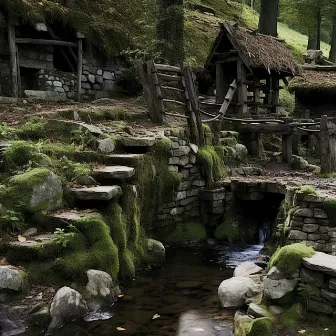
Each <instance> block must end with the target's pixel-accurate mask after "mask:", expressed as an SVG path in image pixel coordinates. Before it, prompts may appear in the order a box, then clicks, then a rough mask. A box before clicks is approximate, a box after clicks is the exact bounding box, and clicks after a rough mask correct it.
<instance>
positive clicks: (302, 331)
mask: <svg viewBox="0 0 336 336" xmlns="http://www.w3.org/2000/svg"><path fill="white" fill-rule="evenodd" d="M298 333H299V334H305V333H306V330H304V329H301V330H299V331H298Z"/></svg>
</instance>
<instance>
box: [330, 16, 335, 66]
mask: <svg viewBox="0 0 336 336" xmlns="http://www.w3.org/2000/svg"><path fill="white" fill-rule="evenodd" d="M329 61H330V62H333V63H336V13H335V14H334V18H333V30H332V36H331V49H330V53H329Z"/></svg>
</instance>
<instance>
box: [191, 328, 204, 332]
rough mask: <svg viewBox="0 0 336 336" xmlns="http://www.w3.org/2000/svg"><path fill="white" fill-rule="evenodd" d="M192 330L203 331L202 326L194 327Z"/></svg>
mask: <svg viewBox="0 0 336 336" xmlns="http://www.w3.org/2000/svg"><path fill="white" fill-rule="evenodd" d="M193 330H194V331H198V332H201V331H204V329H203V328H194V329H193Z"/></svg>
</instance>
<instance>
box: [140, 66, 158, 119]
mask: <svg viewBox="0 0 336 336" xmlns="http://www.w3.org/2000/svg"><path fill="white" fill-rule="evenodd" d="M138 73H139V77H140V82H141V84H142V88H143V93H144V97H145V99H146V101H147V107H148V113H149V117H150V119H151V120H152V121H153V122H154V123H157V122H158V120H157V115H156V110H155V104H154V101H153V96H152V91H151V88H150V83H149V81H148V77H147V64H146V63H143V64H139V66H138Z"/></svg>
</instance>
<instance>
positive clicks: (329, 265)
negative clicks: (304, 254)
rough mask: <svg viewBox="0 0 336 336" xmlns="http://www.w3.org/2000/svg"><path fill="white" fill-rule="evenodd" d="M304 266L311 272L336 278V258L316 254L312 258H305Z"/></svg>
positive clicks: (319, 253)
mask: <svg viewBox="0 0 336 336" xmlns="http://www.w3.org/2000/svg"><path fill="white" fill-rule="evenodd" d="M303 265H304V266H305V267H307V268H309V269H310V270H313V271H319V272H323V273H326V274H329V275H332V276H334V277H336V256H332V255H330V254H325V253H322V252H316V254H314V255H313V256H312V257H311V258H304V259H303Z"/></svg>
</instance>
